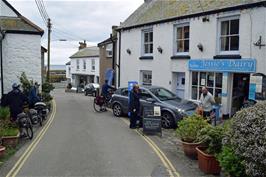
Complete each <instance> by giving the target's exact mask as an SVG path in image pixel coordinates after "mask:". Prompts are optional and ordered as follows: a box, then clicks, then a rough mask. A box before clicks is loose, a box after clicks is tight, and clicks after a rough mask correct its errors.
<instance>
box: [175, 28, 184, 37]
mask: <svg viewBox="0 0 266 177" xmlns="http://www.w3.org/2000/svg"><path fill="white" fill-rule="evenodd" d="M182 31H183V30H182V28H177V34H176V37H177V39H183V37H182V36H183V35H182Z"/></svg>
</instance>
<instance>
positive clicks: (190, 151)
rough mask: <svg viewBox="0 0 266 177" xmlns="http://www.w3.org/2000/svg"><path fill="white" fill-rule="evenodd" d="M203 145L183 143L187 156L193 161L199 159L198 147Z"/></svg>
mask: <svg viewBox="0 0 266 177" xmlns="http://www.w3.org/2000/svg"><path fill="white" fill-rule="evenodd" d="M200 145H201V143H187V142H184V141H182V146H183V150H184V153H185V155H186V156H188V157H189V158H191V159H197V155H198V154H197V150H196V147H198V146H200Z"/></svg>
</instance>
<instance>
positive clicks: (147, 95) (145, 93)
mask: <svg viewBox="0 0 266 177" xmlns="http://www.w3.org/2000/svg"><path fill="white" fill-rule="evenodd" d="M140 98H141V99H142V100H147V99H148V98H152V96H151V94H150V93H149V92H148V91H147V90H143V89H141V90H140Z"/></svg>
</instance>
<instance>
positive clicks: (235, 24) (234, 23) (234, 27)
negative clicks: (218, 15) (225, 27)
mask: <svg viewBox="0 0 266 177" xmlns="http://www.w3.org/2000/svg"><path fill="white" fill-rule="evenodd" d="M230 22H231V23H230V24H231V26H230V34H239V19H237V20H231V21H230Z"/></svg>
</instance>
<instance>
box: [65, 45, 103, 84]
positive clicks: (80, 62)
mask: <svg viewBox="0 0 266 177" xmlns="http://www.w3.org/2000/svg"><path fill="white" fill-rule="evenodd" d="M70 59H71V62H70V68H71V69H70V70H71V75H72V79H71V82H72V85H73V86H74V87H78V86H81V85H86V84H88V83H99V80H100V78H99V48H98V47H87V45H86V42H85V41H84V42H80V47H79V51H78V52H76V53H75V54H73V55H72V56H71V57H70Z"/></svg>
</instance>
